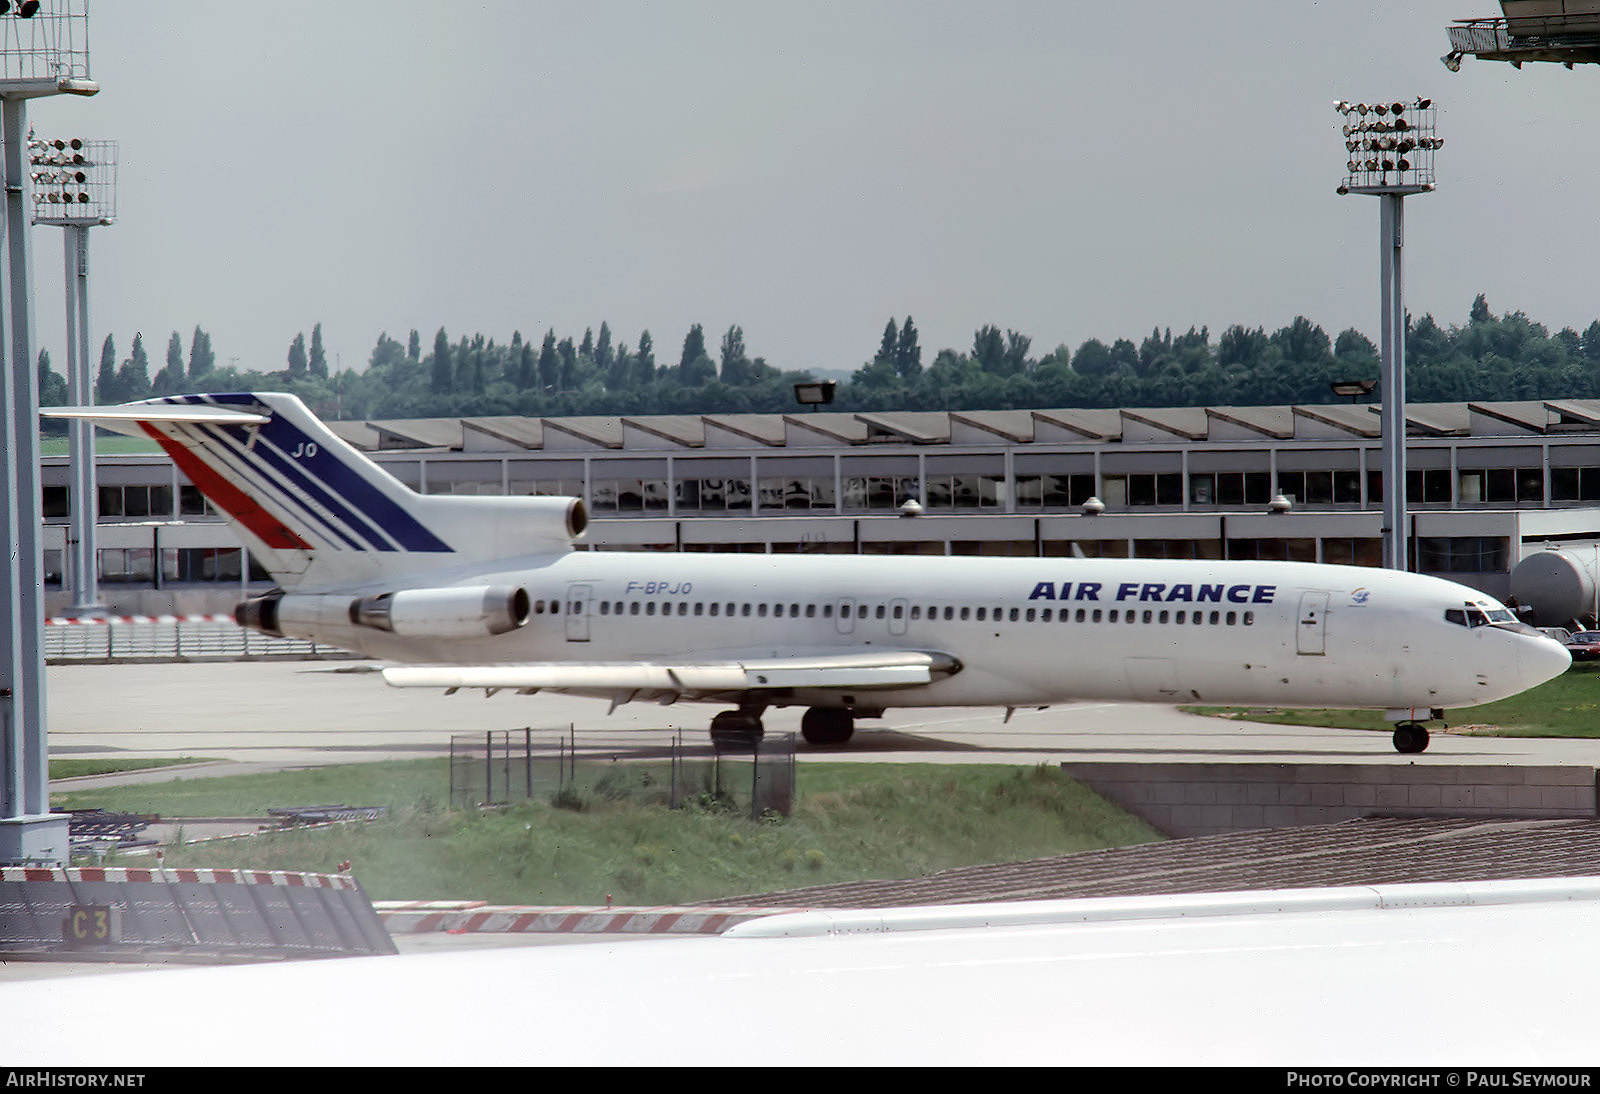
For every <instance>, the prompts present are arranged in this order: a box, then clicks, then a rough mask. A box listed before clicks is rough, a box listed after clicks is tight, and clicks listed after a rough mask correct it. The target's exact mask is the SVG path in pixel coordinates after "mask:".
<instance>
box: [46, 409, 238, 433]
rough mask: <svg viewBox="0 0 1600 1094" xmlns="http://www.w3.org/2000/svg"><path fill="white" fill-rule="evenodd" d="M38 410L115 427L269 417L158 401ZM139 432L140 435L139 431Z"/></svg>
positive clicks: (233, 421)
mask: <svg viewBox="0 0 1600 1094" xmlns="http://www.w3.org/2000/svg"><path fill="white" fill-rule="evenodd" d="M39 413H40V414H41V415H43V416H44V417H46V418H72V419H82V420H87V421H91V422H94V423H96V424H98V425H104V426H106V427H108V428H111V429H115V428H117V427H118V426H135V425H138V424H139V423H140V422H185V423H200V424H206V425H236V426H251V425H265V424H266V423H267V422H268V421H269V420H270V419H269V417H268V415H265V414H252V413H251V412H250V411H248V410H230V409H228V408H227V407H222V406H206V405H204V404H195V405H190V406H178V405H173V404H164V405H163V404H159V403H134V404H130V405H124V406H47V407H45V408H44V409H42V410H40V411H39ZM141 435H142V434H141Z"/></svg>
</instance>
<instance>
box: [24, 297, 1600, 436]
mask: <svg viewBox="0 0 1600 1094" xmlns="http://www.w3.org/2000/svg"><path fill="white" fill-rule="evenodd" d="M1407 319H1408V322H1407V331H1406V360H1407V367H1406V383H1407V395H1408V398H1409V399H1410V400H1411V401H1413V402H1448V401H1464V400H1478V399H1482V400H1508V399H1550V398H1583V397H1591V396H1600V320H1596V321H1594V322H1592V323H1590V324H1589V326H1588V327H1587V328H1586V329H1585V330H1584V331H1583V332H1582V333H1579V332H1578V331H1576V330H1574V329H1573V328H1571V327H1567V328H1564V329H1562V330H1560V331H1558V332H1556V333H1555V334H1551V333H1550V332H1549V331H1548V330H1547V329H1546V328H1545V327H1544V326H1543V325H1541V324H1539V323H1537V322H1535V321H1533V320H1532V319H1530V318H1529V317H1528V316H1527V315H1526V314H1524V313H1523V312H1520V311H1511V312H1506V313H1505V314H1502V315H1495V314H1494V313H1493V312H1492V311H1491V310H1490V308H1489V305H1488V302H1487V301H1486V300H1485V298H1484V297H1483V296H1482V295H1479V296H1478V297H1477V299H1476V300H1474V301H1473V304H1472V307H1471V309H1470V310H1469V312H1468V315H1467V317H1466V319H1465V321H1464V322H1462V323H1460V324H1451V325H1448V326H1446V325H1441V324H1440V323H1438V322H1437V321H1436V320H1435V319H1434V318H1433V316H1431V315H1423V316H1422V317H1421V318H1412V317H1409V316H1408V317H1407ZM832 365H833V362H829V363H828V364H827V365H825V366H822V367H824V368H827V367H830V366H832ZM150 370H151V362H150V360H149V358H148V355H147V353H146V350H145V348H144V340H143V335H142V333H136V334H135V335H134V338H133V342H132V344H131V346H130V349H129V353H128V355H127V356H126V357H124V358H121V359H120V361H119V359H118V356H117V350H116V343H115V340H114V338H113V337H112V336H107V338H106V340H105V342H104V344H103V345H102V347H101V352H100V365H99V370H98V372H97V374H96V383H95V398H96V401H97V402H100V403H103V404H104V403H118V402H126V401H131V400H135V399H143V398H149V397H151V396H154V395H166V394H176V393H181V392H203V391H250V390H261V391H289V392H293V393H294V394H296V395H299V396H300V397H301V398H303V399H304V400H305V401H306V402H307V404H308V405H310V406H311V407H312V409H313V410H314V411H315V412H316V413H317V414H318V415H320V416H322V417H326V418H347V419H362V418H405V417H449V416H479V415H500V414H523V415H530V416H552V417H556V416H574V415H590V414H593V415H615V414H703V413H789V412H793V411H794V410H795V409H796V407H795V402H794V395H793V389H792V385H793V384H794V383H796V382H799V381H802V380H808V379H812V378H814V377H813V373H812V372H811V371H809V370H800V371H784V370H780V369H778V368H776V367H774V366H772V365H770V364H768V363H767V361H766V360H765V358H763V357H760V356H752V355H751V353H750V351H749V349H748V347H747V346H746V343H745V338H744V331H743V329H742V328H741V327H739V326H738V325H737V324H735V325H732V326H730V327H729V328H728V329H727V331H725V332H724V333H723V335H722V337H721V339H720V341H719V343H718V344H717V345H716V346H715V347H713V346H712V345H711V344H710V343H709V342H708V341H707V338H706V334H705V331H704V329H703V327H702V326H701V325H700V324H698V323H697V324H694V325H693V326H691V327H690V329H689V332H688V333H687V334H686V335H685V336H684V339H683V343H682V347H681V349H680V351H679V353H678V355H677V359H676V361H675V362H674V361H673V360H672V359H671V358H670V357H667V358H665V359H661V360H658V358H657V352H656V346H655V342H654V340H653V338H652V337H651V334H650V332H649V331H648V330H645V331H641V332H640V334H639V336H638V337H637V338H636V339H634V340H633V341H632V342H629V341H623V340H620V339H618V338H616V337H615V335H614V334H613V331H612V329H611V327H610V325H609V323H604V322H603V323H601V324H600V327H599V330H598V331H596V330H594V329H593V328H589V329H586V330H585V331H584V332H583V335H582V337H581V338H574V337H572V336H570V335H568V336H565V337H558V336H557V334H556V331H555V330H554V329H553V328H552V329H549V330H547V331H546V332H545V333H544V335H543V336H542V337H540V338H537V339H533V338H528V339H525V338H524V337H523V336H522V333H521V332H520V331H517V332H514V333H513V334H512V336H511V339H510V341H508V342H503V343H497V342H496V341H495V339H493V338H491V337H486V336H484V335H483V334H473V335H470V336H468V335H462V336H460V337H459V338H456V339H452V338H451V337H450V336H449V335H448V334H447V332H446V331H445V330H444V329H443V328H440V329H439V330H438V331H437V333H435V335H434V336H433V339H432V341H431V345H430V346H429V347H428V348H427V349H426V350H424V344H423V339H422V337H421V335H420V334H419V333H418V332H417V331H416V330H412V331H411V332H410V333H409V334H408V336H407V338H406V340H405V341H404V342H401V341H399V340H397V339H394V338H391V337H390V336H389V335H388V334H387V333H386V332H385V333H383V334H380V335H379V336H378V339H377V342H376V344H375V345H374V346H373V348H372V352H371V354H370V356H369V358H368V361H367V365H366V368H364V369H362V370H360V371H357V370H354V369H338V370H330V369H329V367H328V360H327V356H326V353H325V351H324V348H323V339H322V325H321V324H320V323H318V324H316V325H314V326H313V327H312V329H311V335H310V338H309V341H308V340H307V338H306V336H305V334H304V333H303V332H301V333H297V334H295V336H294V338H293V339H292V341H291V342H290V344H289V347H288V350H287V352H286V354H285V359H284V367H283V368H282V369H279V370H276V371H270V372H257V371H249V370H239V369H237V368H234V367H232V366H229V367H219V366H218V364H217V357H216V354H215V352H214V351H213V349H212V345H211V336H210V335H209V334H208V333H206V332H205V331H204V330H203V329H202V328H200V327H199V326H196V327H195V329H194V332H193V334H192V335H191V337H190V338H189V339H188V340H187V346H186V344H185V339H183V338H182V337H181V336H180V335H179V334H178V332H176V331H174V332H173V333H172V335H171V337H170V338H169V340H168V342H167V350H166V358H165V363H164V365H163V367H162V368H160V369H159V370H158V371H156V372H155V373H154V375H152V374H151V371H150ZM1378 371H1379V364H1378V351H1377V348H1376V346H1375V345H1374V344H1373V342H1372V340H1371V339H1370V338H1368V337H1367V336H1366V335H1364V334H1362V333H1361V332H1360V331H1358V330H1355V329H1354V328H1351V329H1348V330H1345V331H1342V332H1340V333H1339V334H1338V335H1337V336H1334V337H1330V336H1329V335H1328V333H1327V332H1326V331H1324V330H1323V328H1321V327H1320V326H1318V325H1317V324H1315V323H1313V322H1311V321H1310V320H1309V319H1307V318H1305V317H1304V316H1296V317H1295V318H1294V319H1293V320H1292V321H1291V322H1289V323H1288V324H1287V325H1285V326H1283V327H1281V328H1279V329H1277V330H1275V331H1272V332H1270V333H1269V332H1268V331H1267V330H1266V329H1265V328H1264V327H1259V326H1258V327H1255V328H1253V329H1252V328H1248V327H1245V326H1243V325H1240V324H1235V325H1233V326H1231V327H1228V328H1227V329H1226V330H1224V331H1222V333H1221V334H1220V335H1218V336H1216V337H1215V338H1213V336H1212V333H1211V331H1210V329H1209V328H1207V327H1201V328H1199V329H1196V328H1194V327H1191V328H1189V329H1188V330H1187V331H1184V332H1182V333H1178V334H1174V333H1173V331H1172V330H1171V329H1170V328H1167V329H1162V328H1159V327H1158V328H1155V329H1153V330H1152V331H1151V332H1150V334H1149V335H1147V336H1145V337H1144V338H1142V339H1141V340H1139V341H1137V342H1135V341H1134V340H1132V339H1129V338H1118V339H1115V340H1113V341H1112V342H1110V343H1109V344H1108V343H1106V342H1104V341H1101V340H1099V339H1096V338H1090V339H1087V340H1085V341H1084V342H1082V343H1081V344H1079V345H1078V346H1077V347H1076V348H1075V349H1074V348H1071V347H1069V346H1067V345H1065V344H1062V345H1058V346H1057V347H1055V349H1053V350H1050V351H1049V352H1047V353H1043V354H1041V355H1035V354H1034V352H1033V345H1032V339H1031V338H1029V337H1028V336H1027V335H1025V334H1022V333H1020V332H1018V331H1015V330H1009V329H1008V330H1004V331H1002V330H1001V329H1000V328H999V327H997V326H994V325H985V326H982V327H979V328H978V329H977V330H976V331H974V332H973V339H972V346H971V348H970V350H967V351H961V350H956V349H942V350H939V351H938V352H937V353H936V354H934V355H933V358H932V360H931V361H929V362H927V363H926V364H925V363H924V361H923V351H922V347H921V345H920V335H919V332H918V331H917V328H916V324H915V322H914V321H913V319H912V318H911V317H910V316H907V317H906V318H905V319H904V320H903V321H897V320H896V319H894V318H890V319H889V320H888V322H887V324H886V325H885V327H884V329H883V333H882V336H881V338H880V339H879V341H878V346H877V350H876V352H875V353H874V354H873V356H872V357H871V358H870V359H868V360H865V361H863V362H862V363H861V364H860V366H859V367H857V368H855V369H854V370H853V371H852V372H850V373H849V378H848V379H847V380H845V381H843V382H841V383H840V384H839V386H838V388H837V392H836V396H835V403H834V409H837V410H844V411H867V410H979V409H991V410H1003V409H1026V408H1047V407H1119V406H1130V407H1131V406H1145V407H1158V406H1203V405H1282V404H1290V403H1328V402H1334V401H1337V399H1338V397H1337V396H1335V395H1334V394H1333V393H1332V391H1331V390H1330V388H1329V384H1330V383H1332V382H1334V381H1348V380H1370V379H1376V378H1377V376H1378ZM39 379H40V393H41V402H42V403H43V404H44V405H59V404H61V403H64V402H66V401H67V398H66V385H65V381H64V380H62V379H61V377H60V376H59V375H58V374H56V373H55V372H54V371H53V370H52V369H51V368H50V364H49V356H48V354H47V353H44V352H41V354H40V359H39ZM1375 397H1381V393H1379V395H1378V396H1375Z"/></svg>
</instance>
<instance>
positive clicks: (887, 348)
mask: <svg viewBox="0 0 1600 1094" xmlns="http://www.w3.org/2000/svg"><path fill="white" fill-rule="evenodd" d="M899 349H900V329H899V328H898V327H896V326H895V325H894V316H892V315H891V316H890V317H889V322H888V323H887V324H886V325H885V326H884V328H883V341H881V342H879V343H878V352H877V354H876V355H874V356H873V358H872V363H873V364H874V365H887V366H888V367H889V368H891V369H892V368H894V364H895V355H896V353H897V352H898V351H899Z"/></svg>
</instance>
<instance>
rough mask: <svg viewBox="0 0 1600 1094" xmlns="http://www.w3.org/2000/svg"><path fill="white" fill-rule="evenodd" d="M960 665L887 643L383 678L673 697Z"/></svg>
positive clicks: (912, 681)
mask: <svg viewBox="0 0 1600 1094" xmlns="http://www.w3.org/2000/svg"><path fill="white" fill-rule="evenodd" d="M959 668H960V664H959V662H957V661H956V660H955V658H953V657H950V656H949V655H948V654H942V653H927V652H923V651H916V650H885V651H873V652H870V653H846V654H822V655H817V656H806V655H796V656H791V657H764V658H750V659H748V660H747V659H743V658H740V659H736V660H726V661H685V662H650V661H591V662H583V661H571V662H568V661H561V662H544V663H539V664H528V665H397V666H392V667H390V668H386V669H384V670H383V679H384V682H385V683H387V684H389V685H390V686H391V687H397V688H445V689H447V690H448V691H455V690H457V689H459V688H483V689H485V690H486V691H488V692H490V693H493V692H495V691H500V690H503V689H511V690H516V691H520V692H524V693H532V692H535V691H560V692H571V693H575V694H587V695H606V696H613V697H617V696H626V697H627V698H630V699H631V698H645V697H650V698H666V699H671V698H703V697H709V696H714V695H719V694H723V693H739V692H749V691H761V690H764V689H768V688H772V689H776V688H856V689H871V688H900V687H915V686H917V685H921V684H929V683H932V682H933V680H934V679H936V678H937V677H940V676H947V675H949V674H950V673H953V672H955V671H957V670H958V669H959ZM624 701H626V700H625V699H624Z"/></svg>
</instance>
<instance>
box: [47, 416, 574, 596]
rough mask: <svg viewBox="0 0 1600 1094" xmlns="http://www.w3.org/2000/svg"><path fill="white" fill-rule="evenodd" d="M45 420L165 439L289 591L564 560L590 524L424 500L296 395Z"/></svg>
mask: <svg viewBox="0 0 1600 1094" xmlns="http://www.w3.org/2000/svg"><path fill="white" fill-rule="evenodd" d="M43 413H44V414H45V415H46V416H49V417H56V418H82V419H87V420H90V421H93V422H94V423H95V424H96V425H99V426H102V427H104V428H107V429H111V430H114V431H116V432H120V433H126V434H129V435H131V436H139V437H148V438H151V439H153V440H154V441H155V442H156V443H157V444H159V445H160V446H161V448H162V449H163V450H164V451H165V452H166V453H167V455H168V456H170V457H171V458H172V460H173V462H174V463H175V464H177V466H178V469H179V470H180V471H182V472H183V474H184V475H185V476H186V477H187V478H188V479H189V481H190V482H192V483H193V484H194V485H195V486H196V487H198V488H199V489H200V491H201V492H202V493H203V494H205V496H206V498H207V499H208V500H209V501H210V502H211V504H212V505H214V506H215V507H216V508H217V509H219V510H220V511H221V512H222V513H223V514H225V515H226V517H227V518H228V521H229V523H230V524H231V525H232V526H233V529H234V531H235V532H236V533H237V534H238V536H239V538H240V539H241V540H243V542H244V543H245V545H246V546H247V547H248V548H249V549H250V552H251V554H252V555H254V556H255V558H256V560H257V561H258V562H260V563H261V565H262V566H264V567H265V568H266V570H267V571H268V572H269V573H270V574H271V575H272V576H273V578H274V580H276V581H277V582H278V583H279V584H280V585H282V586H283V587H285V588H307V589H311V588H318V587H326V586H335V585H363V584H367V585H371V584H382V583H383V582H384V580H385V579H387V578H390V577H394V576H398V575H400V574H405V573H415V572H418V571H421V570H428V569H437V568H440V567H447V566H451V565H454V564H457V563H470V562H488V561H492V560H495V559H500V558H511V557H525V556H528V555H530V554H541V553H542V554H550V553H557V552H561V551H566V550H570V549H571V546H572V541H573V539H575V538H576V537H578V536H579V535H581V534H582V532H583V529H584V526H585V524H586V523H587V516H586V514H585V512H584V507H583V503H582V502H581V501H579V500H578V499H576V498H548V497H490V496H459V497H458V496H452V495H426V494H419V493H417V492H416V491H414V490H412V489H411V488H410V487H408V486H406V485H405V484H403V483H401V482H400V481H398V480H397V479H395V478H394V477H393V476H392V475H390V474H389V473H388V472H386V471H384V470H383V468H381V467H379V466H378V465H377V464H375V463H374V462H373V461H372V460H370V459H368V458H367V457H366V456H365V455H364V454H363V453H361V452H360V451H359V450H357V449H356V448H355V447H353V446H352V445H350V444H348V443H346V442H345V441H344V440H343V439H341V438H340V437H339V436H338V435H337V434H335V433H334V432H333V431H332V430H331V429H329V428H328V427H327V426H326V425H324V424H323V423H322V422H320V421H319V420H318V419H317V418H316V416H315V415H313V414H312V413H311V412H310V410H308V409H307V408H306V406H305V404H304V403H302V402H301V401H300V400H299V399H298V398H297V397H295V396H293V395H288V394H283V393H277V392H254V393H240V394H228V395H179V396H171V397H168V398H161V399H151V400H148V401H145V402H140V403H129V404H125V405H123V406H112V407H62V408H52V409H47V410H45V411H44V412H43Z"/></svg>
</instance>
